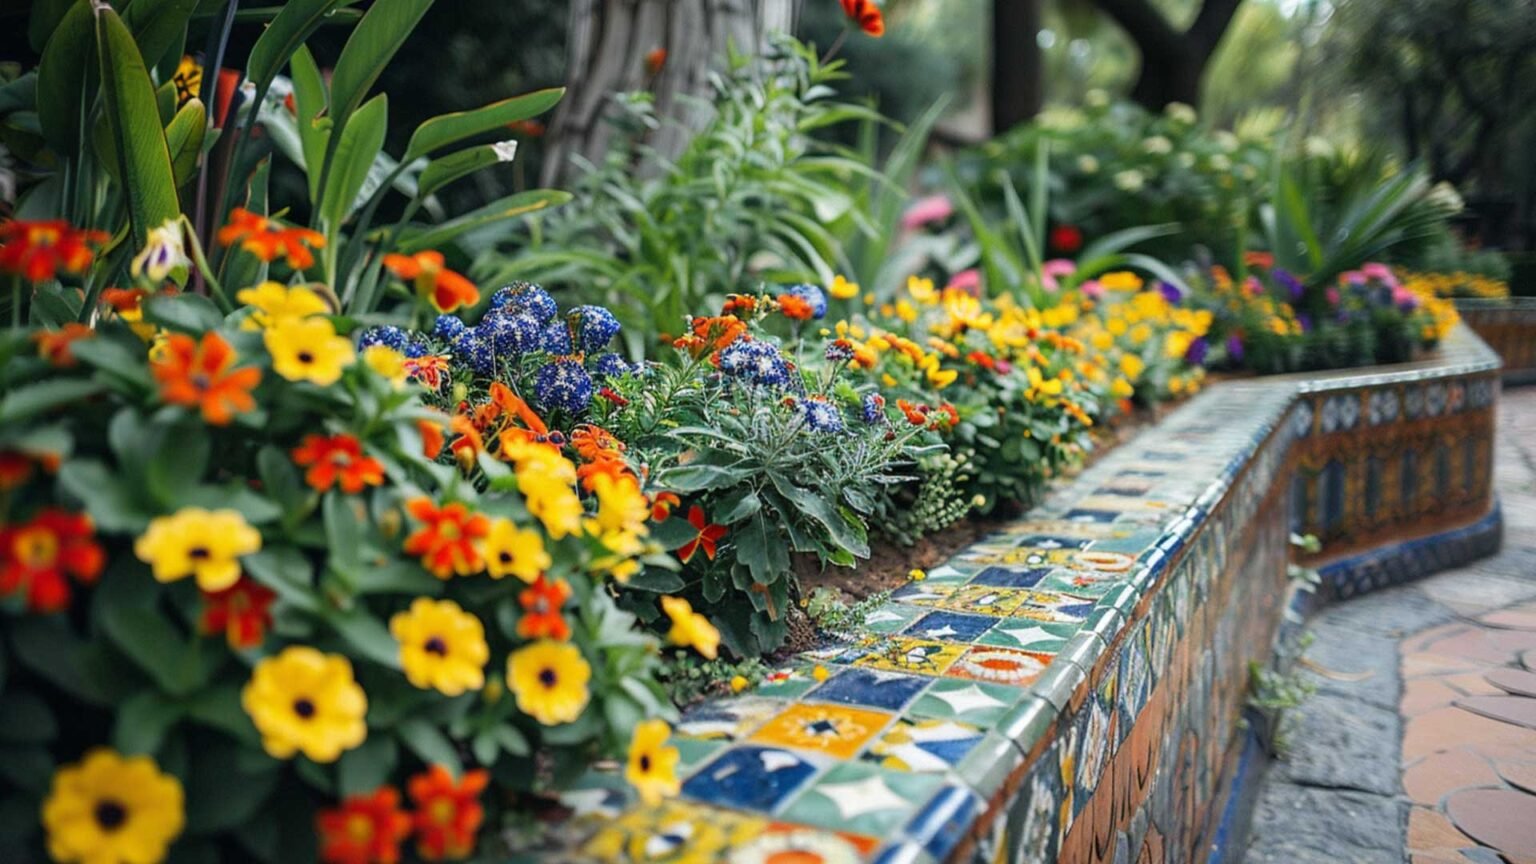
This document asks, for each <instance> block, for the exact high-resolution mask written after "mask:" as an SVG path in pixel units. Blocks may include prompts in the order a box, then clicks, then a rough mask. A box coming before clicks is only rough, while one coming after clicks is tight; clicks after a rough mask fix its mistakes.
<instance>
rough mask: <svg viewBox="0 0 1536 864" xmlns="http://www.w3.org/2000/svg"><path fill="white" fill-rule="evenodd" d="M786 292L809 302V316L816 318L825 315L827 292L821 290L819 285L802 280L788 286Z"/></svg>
mask: <svg viewBox="0 0 1536 864" xmlns="http://www.w3.org/2000/svg"><path fill="white" fill-rule="evenodd" d="M786 293H789V294H793V295H795V296H796V297H800V298H802V299H804V300H805V302H807V303H809V304H811V317H813V318H818V319H819V318H824V317H826V314H827V293H826V292H825V291H823V290H821V286H819V285H811V284H810V283H804V282H803V283H801V284H799V285H791V286H789V291H788V292H786Z"/></svg>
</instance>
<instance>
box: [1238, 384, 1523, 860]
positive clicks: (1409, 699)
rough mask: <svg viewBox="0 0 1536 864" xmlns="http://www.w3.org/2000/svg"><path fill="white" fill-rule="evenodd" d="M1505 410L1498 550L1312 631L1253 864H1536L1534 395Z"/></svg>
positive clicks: (1364, 602) (1511, 395)
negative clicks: (1304, 681) (1310, 690)
mask: <svg viewBox="0 0 1536 864" xmlns="http://www.w3.org/2000/svg"><path fill="white" fill-rule="evenodd" d="M1499 411H1500V416H1499V440H1498V445H1497V450H1496V455H1495V460H1496V461H1495V468H1494V471H1495V474H1494V477H1495V482H1496V484H1497V488H1498V494H1499V498H1500V501H1501V505H1502V507H1503V512H1504V519H1505V527H1504V531H1505V534H1504V545H1503V548H1502V550H1501V552H1500V553H1499V554H1498V555H1497V556H1495V557H1493V558H1488V559H1485V560H1482V561H1477V562H1474V563H1473V564H1471V565H1469V566H1467V567H1463V568H1460V569H1457V570H1452V571H1449V572H1446V573H1442V574H1439V575H1437V576H1434V577H1432V578H1429V579H1425V580H1422V581H1419V582H1416V583H1413V584H1409V585H1403V586H1399V587H1396V588H1391V589H1387V590H1383V591H1380V592H1376V593H1373V594H1368V595H1366V596H1364V597H1361V598H1359V599H1355V600H1351V601H1348V602H1345V603H1342V604H1339V605H1337V606H1333V607H1331V608H1328V609H1326V610H1324V611H1323V612H1322V613H1321V614H1319V615H1318V616H1317V617H1316V618H1314V619H1313V620H1312V621H1311V622H1310V623H1309V624H1308V626H1307V630H1308V632H1310V633H1311V634H1312V636H1313V638H1314V640H1315V641H1313V642H1312V644H1311V646H1310V647H1309V648H1308V650H1307V653H1306V662H1305V663H1303V664H1302V665H1303V668H1304V671H1303V672H1302V674H1304V675H1306V676H1308V677H1310V678H1311V680H1312V681H1313V682H1314V683H1315V684H1316V685H1317V687H1318V691H1317V693H1316V694H1315V695H1313V696H1312V697H1311V698H1310V699H1309V700H1307V702H1306V703H1305V704H1303V705H1302V706H1301V707H1300V708H1298V709H1295V710H1294V711H1292V712H1291V716H1290V717H1289V719H1288V726H1287V736H1286V737H1287V739H1288V740H1287V743H1288V744H1289V750H1288V753H1287V758H1286V759H1285V760H1284V761H1281V762H1277V763H1275V765H1274V766H1273V767H1272V768H1271V769H1270V772H1269V776H1268V777H1267V778H1266V781H1265V785H1264V787H1263V789H1262V790H1261V791H1260V793H1259V799H1258V804H1257V807H1256V809H1255V811H1254V815H1253V823H1252V828H1251V830H1250V832H1249V838H1250V842H1249V847H1248V850H1247V855H1246V858H1245V860H1246V861H1247V862H1297V861H1318V862H1322V861H1327V862H1351V864H1375V862H1409V864H1443V862H1471V864H1536V388H1525V389H1514V390H1507V391H1505V393H1504V394H1503V397H1502V399H1501V400H1500V403H1499Z"/></svg>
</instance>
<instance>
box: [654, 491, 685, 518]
mask: <svg viewBox="0 0 1536 864" xmlns="http://www.w3.org/2000/svg"><path fill="white" fill-rule="evenodd" d="M681 503H683V499H681V498H679V497H677V493H676V492H657V493H656V497H655V498H652V499H651V521H652V522H662V521H665V520H666V518H667V517H668V516H671V515H672V508H673V507H676V506H677V505H679V504H681Z"/></svg>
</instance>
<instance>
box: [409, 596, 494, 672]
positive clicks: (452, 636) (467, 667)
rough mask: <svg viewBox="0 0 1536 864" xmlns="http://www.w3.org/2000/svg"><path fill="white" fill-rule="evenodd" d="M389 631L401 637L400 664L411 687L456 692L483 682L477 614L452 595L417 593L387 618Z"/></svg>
mask: <svg viewBox="0 0 1536 864" xmlns="http://www.w3.org/2000/svg"><path fill="white" fill-rule="evenodd" d="M389 632H390V635H392V636H394V637H395V641H397V642H399V643H400V666H401V668H402V669H404V670H405V678H406V680H407V681H410V682H411V684H412V685H413V686H415V687H420V688H421V689H423V690H436V691H438V692H439V693H442V694H443V695H444V696H458V695H459V694H461V693H463V692H464V691H466V690H479V689H480V688H481V687H483V686H485V663H486V661H487V660H489V659H491V649H490V648H489V647H488V646H487V645H486V644H485V626H484V625H482V624H481V623H480V619H479V618H476V617H475V616H473V615H471V614H470V613H468V612H465V611H464V610H463V609H461V608H459V604H457V603H455V602H453V601H452V600H433V599H431V598H429V597H417V598H416V599H415V600H413V601H412V602H411V608H410V609H409V610H408V611H406V612H399V613H396V615H395V616H394V617H393V618H391V619H389Z"/></svg>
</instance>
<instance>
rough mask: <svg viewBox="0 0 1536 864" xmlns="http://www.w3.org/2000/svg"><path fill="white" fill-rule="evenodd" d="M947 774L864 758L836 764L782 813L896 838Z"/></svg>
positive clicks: (797, 819)
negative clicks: (900, 768) (915, 770)
mask: <svg viewBox="0 0 1536 864" xmlns="http://www.w3.org/2000/svg"><path fill="white" fill-rule="evenodd" d="M943 782H944V778H943V777H942V776H941V775H937V774H917V773H910V772H902V771H888V770H886V769H884V768H878V767H876V766H874V765H870V764H867V763H861V762H845V763H843V764H841V765H837V766H836V767H834V768H832V769H831V770H830V771H828V772H827V773H826V774H824V775H822V777H821V779H819V780H817V781H815V785H813V786H812V787H811V788H809V789H807V790H805V791H804V792H802V793H800V795H799V796H798V797H797V798H795V799H794V800H793V801H792V802H790V805H789V806H788V807H787V808H785V809H784V811H783V813H781V814H779V815H780V818H782V819H784V820H786V821H790V822H799V823H801V824H805V825H818V826H821V827H824V828H835V829H837V830H839V831H854V832H857V833H860V834H869V835H873V836H876V837H881V836H890V835H891V834H892V833H894V832H895V831H896V830H897V829H899V828H900V827H901V826H902V825H905V824H906V823H907V821H908V820H909V819H911V818H912V816H913V815H914V814H915V813H916V812H917V810H918V809H919V808H920V807H921V806H922V805H923V804H924V803H926V802H927V801H928V799H929V797H931V796H932V795H933V793H934V792H935V791H936V790H937V789H938V788H939V786H941V785H942V784H943Z"/></svg>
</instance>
